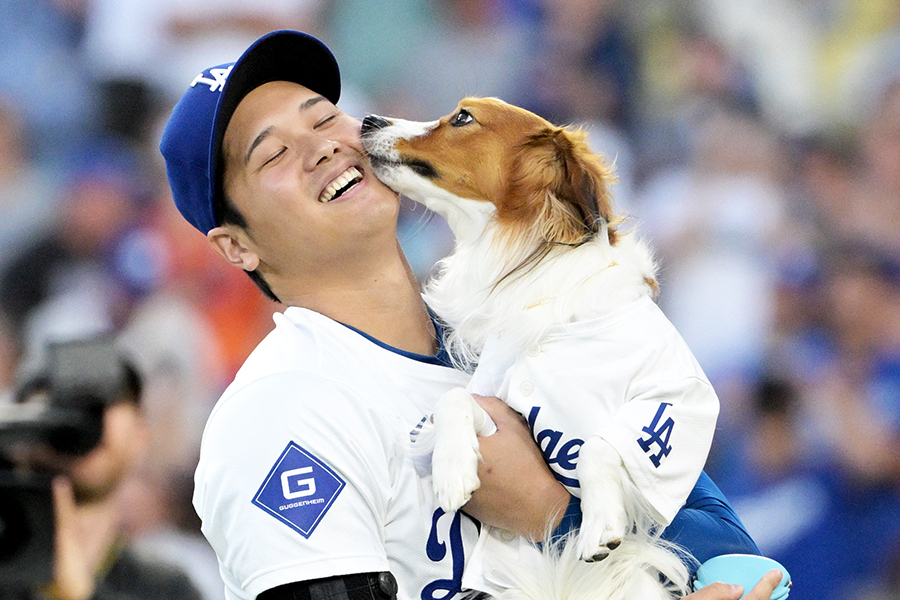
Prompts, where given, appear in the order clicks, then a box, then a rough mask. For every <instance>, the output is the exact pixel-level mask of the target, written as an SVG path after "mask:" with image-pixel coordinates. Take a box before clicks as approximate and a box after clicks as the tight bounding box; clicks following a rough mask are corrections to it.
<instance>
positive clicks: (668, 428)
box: [637, 402, 675, 469]
mask: <svg viewBox="0 0 900 600" xmlns="http://www.w3.org/2000/svg"><path fill="white" fill-rule="evenodd" d="M670 406H672V404H671V403H670V402H661V403H660V405H659V409H658V410H657V411H656V415H655V416H654V417H653V421H652V422H651V423H650V425H647V426H645V427H643V428H642V429H641V431H643V432H644V433H646V434H647V435H648V436H649V437H647V438H646V439H645V438H643V437H641V438H638V440H637V443H638V445H639V446H640V447H641V450H643V451H644V452H645V453H647V452H650V448H652V447H653V446H654V445H655V446H658V447H659V451H658V452H657V453H656V454H653V455H651V456H650V462H652V463H653V466H654V467H656V468H657V469H658V468H659V464H660V462H661V461H662V459H663V457H665V456H668V455H669V452H671V451H672V445H671V444H669V438H670V437H671V436H672V429H673V428H674V427H675V421H674V420H673V419H672V417H668V418H667V419H666V420H665V421H663V423H662V425H660V424H659V422H660V420H661V419H662V417H663V413H664V412H666V409H667V408H669V407H670Z"/></svg>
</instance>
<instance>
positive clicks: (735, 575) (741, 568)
mask: <svg viewBox="0 0 900 600" xmlns="http://www.w3.org/2000/svg"><path fill="white" fill-rule="evenodd" d="M773 569H780V570H781V573H782V577H781V583H779V584H778V587H776V588H775V591H774V592H772V595H771V596H770V598H771V600H784V599H785V598H787V597H788V593H790V591H791V575H790V573H788V572H787V569H785V568H784V567H783V566H781V565H780V564H779V563H778V562H777V561H774V560H772V559H771V558H766V557H765V556H755V555H753V554H723V555H722V556H715V557H713V558H711V559H709V560H708V561H706V562H705V563H703V564H702V565H700V568H699V569H697V574H696V575H695V576H694V591H695V592H696V591H697V590H699V589H700V588H702V587H705V586H707V585H709V584H711V583H714V582H716V581H721V582H723V583H735V584H737V585H740V586H743V588H744V596H746V595H747V594H748V593H750V590H752V589H753V587H754V586H755V585H756V584H757V583H759V580H760V579H762V576H763V575H765V574H766V573H768V572H769V571H771V570H773ZM744 596H741V598H743V597H744Z"/></svg>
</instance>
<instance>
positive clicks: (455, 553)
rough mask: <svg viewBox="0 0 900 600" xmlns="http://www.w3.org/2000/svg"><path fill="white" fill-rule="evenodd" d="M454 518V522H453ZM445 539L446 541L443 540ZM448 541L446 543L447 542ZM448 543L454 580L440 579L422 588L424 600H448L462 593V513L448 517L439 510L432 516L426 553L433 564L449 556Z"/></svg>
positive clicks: (463, 562)
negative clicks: (444, 529)
mask: <svg viewBox="0 0 900 600" xmlns="http://www.w3.org/2000/svg"><path fill="white" fill-rule="evenodd" d="M451 517H452V520H451ZM448 520H450V528H449V530H448V531H447V533H446V534H444V535H442V534H441V529H442V526H446V522H447V521H448ZM442 538H444V539H442ZM445 540H446V541H445ZM447 541H449V542H450V562H451V569H452V571H451V572H452V577H453V578H452V579H438V580H435V581H432V582H431V583H429V584H428V585H426V586H425V587H424V588H422V600H448V599H449V598H452V597H453V596H455V595H456V594H458V593H459V592H460V591H462V576H463V567H464V566H465V554H464V551H463V541H462V513H461V512H460V511H456V512H454V513H452V515H448V514H446V513H445V512H444V510H443V509H441V508H439V509H437V510H436V511H434V514H433V515H432V516H431V532H430V533H429V534H428V543H427V544H426V546H425V553H426V554H427V555H428V558H429V560H431V561H432V562H441V561H442V560H444V558H445V557H446V556H447Z"/></svg>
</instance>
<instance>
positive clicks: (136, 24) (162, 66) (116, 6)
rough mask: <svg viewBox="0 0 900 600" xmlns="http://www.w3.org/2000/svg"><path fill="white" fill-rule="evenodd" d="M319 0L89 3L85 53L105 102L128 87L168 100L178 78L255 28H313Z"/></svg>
mask: <svg viewBox="0 0 900 600" xmlns="http://www.w3.org/2000/svg"><path fill="white" fill-rule="evenodd" d="M323 2H324V0H267V1H266V2H252V1H247V0H93V1H92V3H91V10H90V11H89V14H88V18H87V19H86V23H85V53H86V56H87V58H88V63H89V64H90V65H91V68H92V70H93V72H92V75H93V76H94V78H95V79H96V80H97V81H99V82H102V83H103V87H104V90H105V91H106V93H107V96H106V98H107V102H110V103H111V105H112V106H115V105H117V104H118V103H119V102H120V101H121V100H123V99H125V100H126V102H127V96H125V98H123V97H122V96H121V94H122V93H125V94H126V95H127V94H129V92H131V94H133V93H134V92H135V90H138V92H139V93H140V94H143V95H146V97H147V98H148V99H151V100H152V98H153V97H154V94H160V95H162V98H163V99H164V100H165V101H166V102H170V101H171V102H174V101H175V100H177V99H178V98H179V97H180V96H181V92H182V89H181V88H182V83H181V82H182V81H190V80H191V79H192V78H193V77H194V76H195V75H196V74H197V73H199V72H200V71H202V70H203V69H204V68H205V67H206V66H208V65H211V64H221V63H224V62H227V61H228V60H230V59H231V57H232V56H237V55H238V54H240V52H241V50H242V49H244V48H246V47H247V46H248V45H249V44H250V42H252V41H253V40H255V39H256V38H257V37H259V36H260V35H262V34H263V33H266V32H268V31H271V30H273V29H292V28H295V27H298V26H299V27H308V28H312V29H315V28H316V27H317V25H318V13H319V11H320V10H321V7H322V4H323ZM131 100H132V101H133V100H134V98H133V95H132V98H131ZM123 104H124V103H123ZM120 106H121V105H120Z"/></svg>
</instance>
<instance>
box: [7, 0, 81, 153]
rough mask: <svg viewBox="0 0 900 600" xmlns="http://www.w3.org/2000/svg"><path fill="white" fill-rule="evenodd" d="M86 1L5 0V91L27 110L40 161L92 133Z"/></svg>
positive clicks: (26, 121) (29, 133) (25, 115)
mask: <svg viewBox="0 0 900 600" xmlns="http://www.w3.org/2000/svg"><path fill="white" fill-rule="evenodd" d="M85 6H86V0H31V1H29V0H0V64H2V65H3V68H2V69H0V90H2V94H3V95H4V96H6V97H7V98H9V99H10V101H11V102H13V103H14V105H15V106H16V107H17V108H19V109H20V110H21V111H22V119H23V123H24V126H25V129H26V135H27V136H28V137H29V139H31V140H32V141H33V142H34V144H33V147H32V148H31V150H32V151H33V152H34V157H35V158H37V159H38V160H40V161H45V162H50V163H58V162H59V161H62V160H65V159H66V158H67V156H68V154H69V152H71V150H72V148H73V147H74V146H76V145H77V144H78V143H79V142H80V141H81V140H83V139H84V138H85V137H87V136H89V135H90V134H91V133H92V130H93V127H94V126H95V124H96V117H97V111H96V106H95V105H94V102H93V95H94V86H93V81H92V80H91V77H90V74H89V73H88V70H87V68H86V66H85V63H84V62H83V60H82V56H81V35H82V23H83V17H84V13H83V9H84V8H85Z"/></svg>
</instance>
